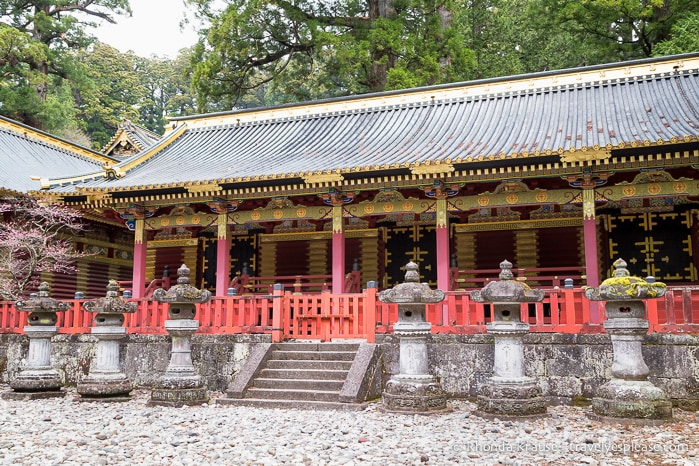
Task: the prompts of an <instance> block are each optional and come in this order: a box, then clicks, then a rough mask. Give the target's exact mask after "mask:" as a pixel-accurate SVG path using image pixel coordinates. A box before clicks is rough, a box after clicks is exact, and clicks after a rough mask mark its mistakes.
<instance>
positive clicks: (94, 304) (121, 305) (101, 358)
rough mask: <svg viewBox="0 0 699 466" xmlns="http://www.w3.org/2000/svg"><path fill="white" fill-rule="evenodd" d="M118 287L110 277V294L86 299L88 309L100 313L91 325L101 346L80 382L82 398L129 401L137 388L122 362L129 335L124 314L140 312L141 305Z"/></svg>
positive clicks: (93, 333)
mask: <svg viewBox="0 0 699 466" xmlns="http://www.w3.org/2000/svg"><path fill="white" fill-rule="evenodd" d="M118 289H119V285H118V284H117V282H116V280H109V283H108V284H107V296H106V297H104V298H99V299H96V300H94V301H86V302H84V303H83V307H84V308H85V310H86V311H88V312H95V313H97V314H96V315H95V319H94V320H95V326H94V327H92V329H91V333H92V335H94V336H95V337H97V347H96V349H95V360H94V361H93V363H92V368H91V369H90V373H89V374H88V375H87V377H85V378H84V379H83V380H82V381H81V382H80V383H78V387H77V388H78V393H79V394H80V395H81V396H82V399H86V400H94V399H97V400H104V401H126V400H128V399H129V393H130V392H131V390H132V388H133V386H132V385H131V382H130V381H129V379H128V378H127V377H126V374H124V373H123V372H122V370H121V367H120V365H119V342H120V341H121V340H122V339H123V338H124V335H126V328H124V327H123V325H124V314H130V313H133V312H136V309H138V305H137V304H136V303H127V302H126V301H124V300H123V299H122V298H120V297H119V295H118V293H117V290H118Z"/></svg>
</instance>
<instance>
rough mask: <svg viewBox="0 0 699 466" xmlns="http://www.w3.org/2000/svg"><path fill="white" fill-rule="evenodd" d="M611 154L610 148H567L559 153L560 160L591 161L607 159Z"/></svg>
mask: <svg viewBox="0 0 699 466" xmlns="http://www.w3.org/2000/svg"><path fill="white" fill-rule="evenodd" d="M611 156H612V151H611V150H587V151H576V150H572V149H569V151H568V152H565V151H564V152H563V153H562V154H561V162H566V163H572V162H591V161H593V160H607V159H609V158H610V157H611Z"/></svg>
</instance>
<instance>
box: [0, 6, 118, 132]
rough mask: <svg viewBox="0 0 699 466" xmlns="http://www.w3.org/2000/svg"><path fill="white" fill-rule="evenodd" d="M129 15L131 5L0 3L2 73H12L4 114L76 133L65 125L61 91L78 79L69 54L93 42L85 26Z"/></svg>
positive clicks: (2, 84)
mask: <svg viewBox="0 0 699 466" xmlns="http://www.w3.org/2000/svg"><path fill="white" fill-rule="evenodd" d="M130 12H131V9H130V7H129V2H128V0H90V1H66V0H25V1H22V2H18V1H16V0H0V45H2V46H3V47H2V49H0V67H3V66H5V65H4V64H3V63H5V64H6V66H9V67H10V68H11V69H9V70H4V71H7V73H3V74H2V75H0V89H2V90H1V91H0V94H1V95H0V97H2V102H3V106H2V107H1V108H0V113H2V114H3V115H7V116H9V117H11V118H15V119H17V120H20V121H22V122H24V123H27V124H29V125H32V126H35V127H38V128H41V129H51V130H60V129H61V128H62V126H61V125H58V124H57V123H58V122H60V121H65V123H66V124H65V125H63V126H65V128H70V127H75V126H76V123H75V122H74V121H72V120H67V121H66V120H63V118H65V117H66V116H67V115H68V114H67V113H66V112H68V113H70V111H69V110H68V109H67V108H66V99H65V94H61V93H62V92H63V91H61V90H60V89H61V88H62V87H63V86H64V85H65V83H64V82H63V80H65V79H69V80H73V79H79V78H78V77H77V76H76V70H75V68H74V66H75V63H74V61H73V60H72V56H71V54H70V53H69V52H70V51H75V50H80V49H83V48H84V47H85V46H87V45H88V44H90V42H91V41H92V38H91V37H89V36H87V35H86V34H85V27H86V26H95V25H97V21H109V22H114V19H113V17H112V14H129V13H130ZM8 41H9V42H10V43H9V45H10V46H9V47H8V48H5V47H4V46H5V45H8ZM54 92H56V93H57V94H56V95H53V93H54ZM32 93H33V94H35V95H32ZM68 107H70V105H69V104H68Z"/></svg>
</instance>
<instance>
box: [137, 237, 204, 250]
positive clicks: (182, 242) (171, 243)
mask: <svg viewBox="0 0 699 466" xmlns="http://www.w3.org/2000/svg"><path fill="white" fill-rule="evenodd" d="M198 243H199V239H198V238H185V239H160V240H152V241H148V249H158V248H177V247H186V246H196V245H197V244H198Z"/></svg>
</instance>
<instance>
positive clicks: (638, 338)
mask: <svg viewBox="0 0 699 466" xmlns="http://www.w3.org/2000/svg"><path fill="white" fill-rule="evenodd" d="M610 304H611V303H610ZM648 327H649V324H648V322H647V321H646V320H643V319H640V318H614V319H610V320H607V321H605V322H604V328H605V330H606V331H607V333H608V334H609V335H610V338H611V340H612V349H613V351H614V361H613V363H612V379H611V380H610V381H609V382H607V383H606V384H604V385H602V386H601V387H600V388H599V390H598V392H597V396H596V397H594V398H593V399H592V412H593V417H596V418H598V419H609V420H614V419H625V420H628V419H635V420H639V421H648V422H647V423H651V424H652V423H662V422H667V421H669V420H671V419H672V403H671V402H670V401H668V400H667V398H666V396H665V393H664V392H663V391H662V390H661V389H660V388H658V387H656V386H655V385H653V384H652V383H651V382H649V381H648V380H646V379H647V377H648V373H649V370H648V366H647V365H646V363H645V361H644V360H643V354H642V352H641V350H642V345H643V337H644V335H645V334H646V333H647V332H648Z"/></svg>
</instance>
